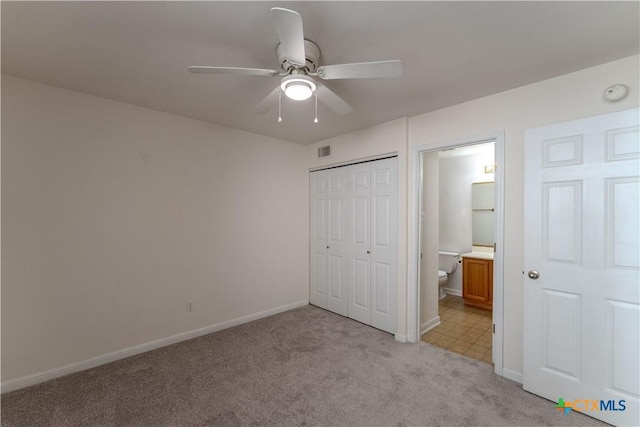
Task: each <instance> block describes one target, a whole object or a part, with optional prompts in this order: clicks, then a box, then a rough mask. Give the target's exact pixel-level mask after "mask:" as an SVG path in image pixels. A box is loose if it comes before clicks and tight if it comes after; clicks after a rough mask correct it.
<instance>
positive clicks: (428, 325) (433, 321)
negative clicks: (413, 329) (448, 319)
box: [420, 316, 440, 336]
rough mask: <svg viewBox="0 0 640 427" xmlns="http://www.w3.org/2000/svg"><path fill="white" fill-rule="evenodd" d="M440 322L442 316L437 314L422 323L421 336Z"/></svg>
mask: <svg viewBox="0 0 640 427" xmlns="http://www.w3.org/2000/svg"><path fill="white" fill-rule="evenodd" d="M439 324H440V316H436V317H434V318H433V319H431V320H428V321H426V322H424V323H423V324H422V325H420V336H422V335H424V334H426V333H427V332H429V331H430V330H432V329H433V328H435V327H436V326H438V325H439Z"/></svg>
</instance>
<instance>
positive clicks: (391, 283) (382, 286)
mask: <svg viewBox="0 0 640 427" xmlns="http://www.w3.org/2000/svg"><path fill="white" fill-rule="evenodd" d="M397 179H398V172H397V158H391V159H384V160H379V161H376V162H371V303H370V306H371V325H372V326H374V327H376V328H378V329H382V330H384V331H387V332H391V333H395V332H396V323H397V316H396V307H397V275H398V270H397V268H398V267H397V265H398V261H397V251H398V226H397V224H398V182H397Z"/></svg>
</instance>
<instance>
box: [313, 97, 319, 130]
mask: <svg viewBox="0 0 640 427" xmlns="http://www.w3.org/2000/svg"><path fill="white" fill-rule="evenodd" d="M315 95H316V117H315V118H314V119H313V123H318V91H315Z"/></svg>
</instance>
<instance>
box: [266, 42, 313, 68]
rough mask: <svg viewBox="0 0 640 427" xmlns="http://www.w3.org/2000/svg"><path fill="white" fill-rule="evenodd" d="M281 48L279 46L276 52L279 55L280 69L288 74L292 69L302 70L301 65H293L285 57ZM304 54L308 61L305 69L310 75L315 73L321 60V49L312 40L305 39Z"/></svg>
mask: <svg viewBox="0 0 640 427" xmlns="http://www.w3.org/2000/svg"><path fill="white" fill-rule="evenodd" d="M280 46H281V44H278V47H277V48H276V52H277V53H278V60H279V61H280V68H281V69H282V71H283V72H285V73H288V72H289V71H290V70H292V69H297V68H300V65H299V64H293V63H291V62H289V60H288V59H287V58H285V57H284V56H283V52H282V49H281V48H280ZM304 54H305V55H304V56H305V60H306V64H305V66H304V68H306V69H307V71H308V72H310V73H315V71H316V69H317V68H318V60H319V59H320V48H319V47H318V45H317V44H315V43H314V42H312V41H311V40H307V39H305V40H304Z"/></svg>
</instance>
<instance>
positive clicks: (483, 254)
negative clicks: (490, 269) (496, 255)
mask: <svg viewBox="0 0 640 427" xmlns="http://www.w3.org/2000/svg"><path fill="white" fill-rule="evenodd" d="M460 257H461V258H476V259H491V260H492V259H493V252H467V253H466V254H462V255H460Z"/></svg>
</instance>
